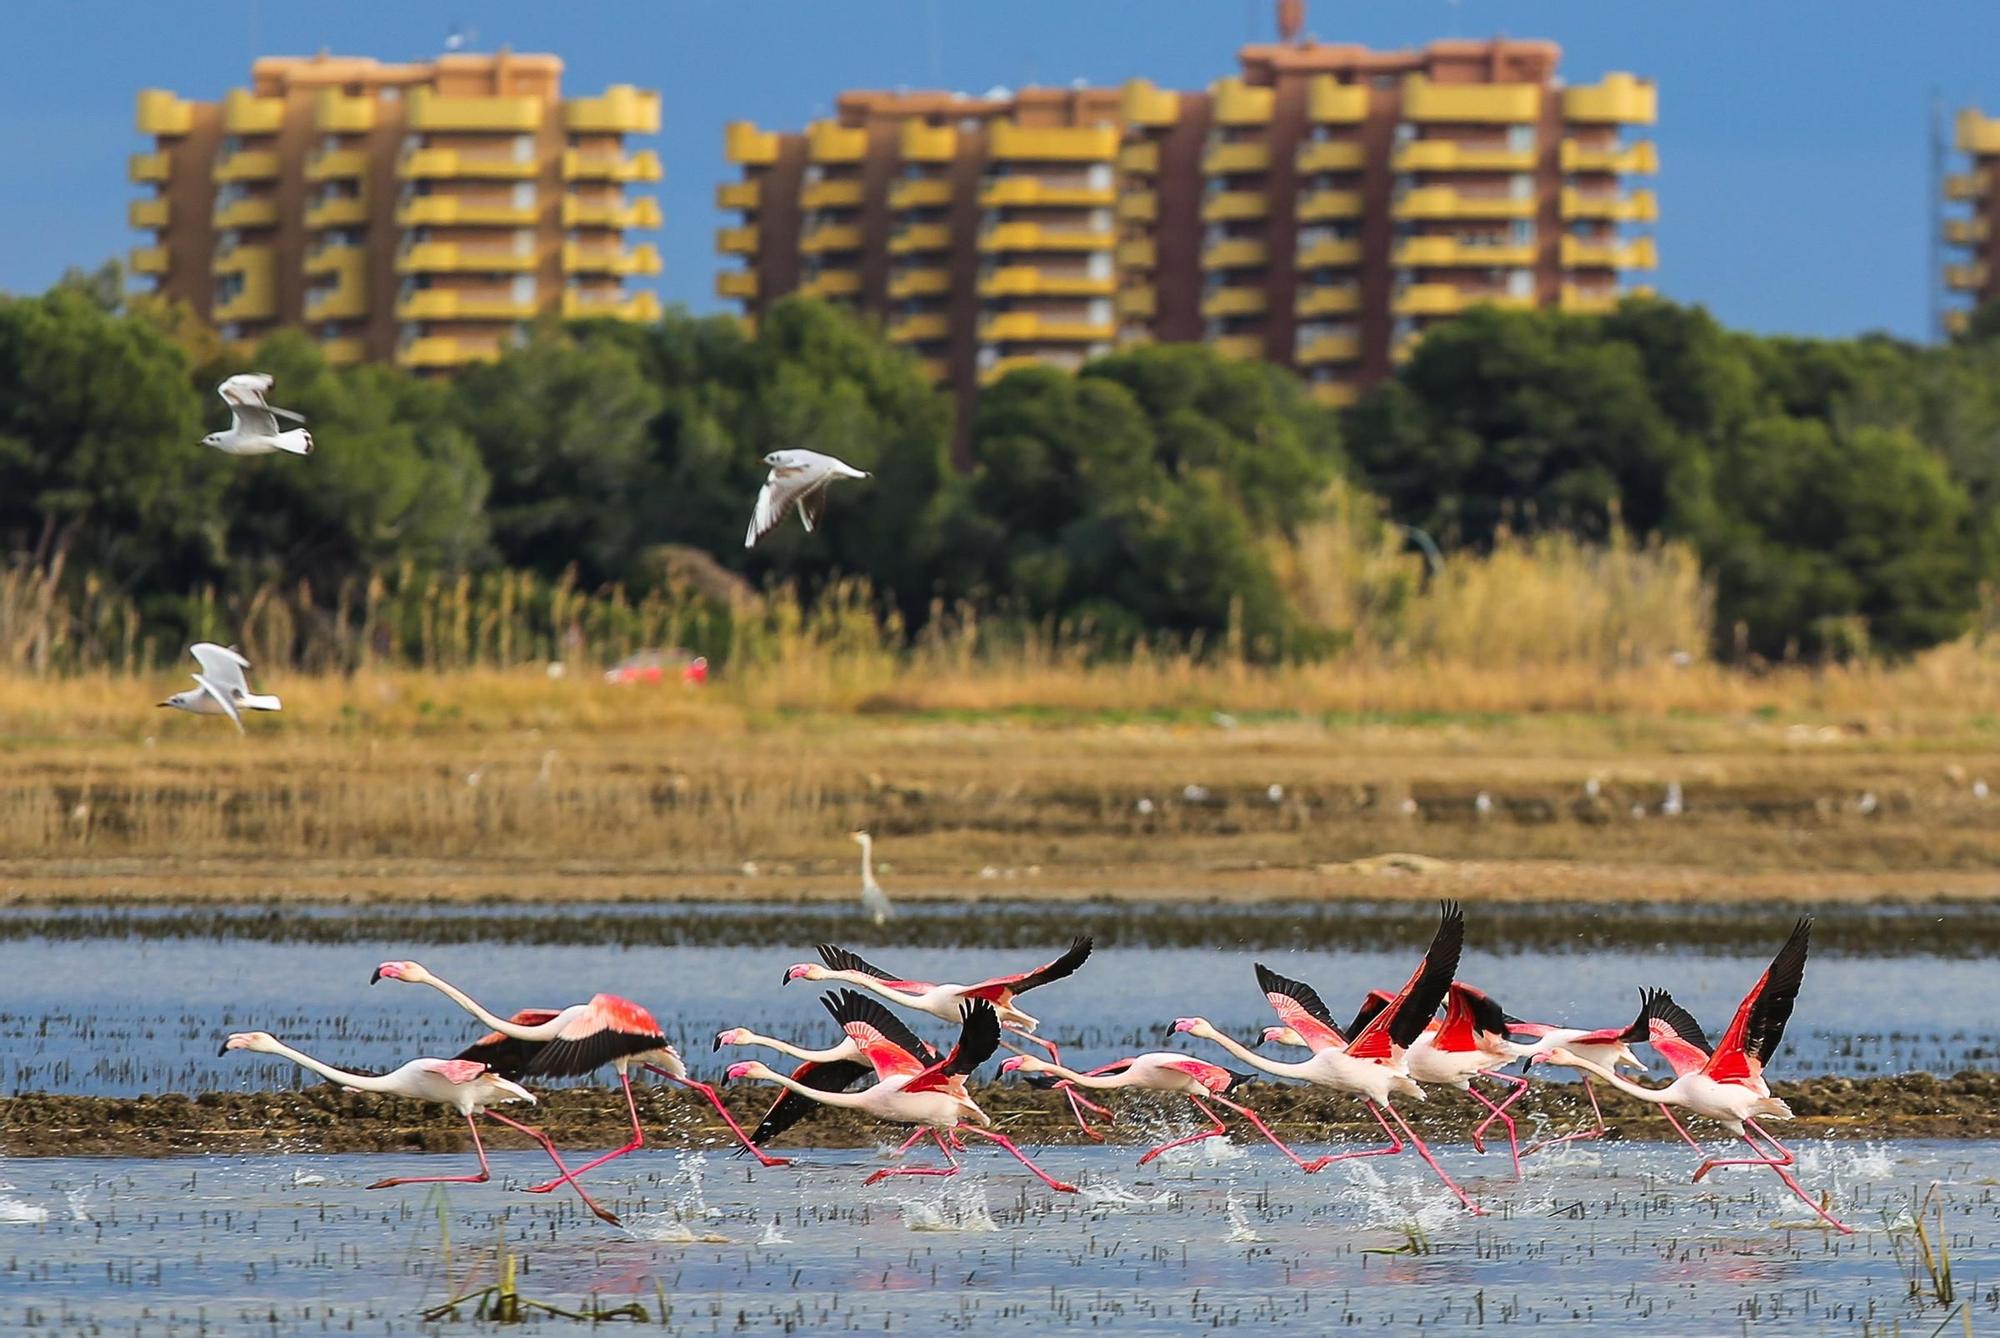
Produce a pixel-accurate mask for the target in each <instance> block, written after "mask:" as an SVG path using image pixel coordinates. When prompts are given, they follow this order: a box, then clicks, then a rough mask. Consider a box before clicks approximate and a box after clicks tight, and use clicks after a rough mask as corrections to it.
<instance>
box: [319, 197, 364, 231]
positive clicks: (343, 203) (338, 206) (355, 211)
mask: <svg viewBox="0 0 2000 1338" xmlns="http://www.w3.org/2000/svg"><path fill="white" fill-rule="evenodd" d="M367 222H368V201H367V200H365V199H363V198H362V197H361V196H359V195H336V196H334V197H333V198H332V199H329V200H321V201H319V202H318V203H316V204H310V205H307V206H306V227H307V228H308V229H311V230H318V229H320V228H352V227H359V226H361V225H363V224H365V223H367Z"/></svg>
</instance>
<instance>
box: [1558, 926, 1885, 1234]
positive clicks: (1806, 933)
mask: <svg viewBox="0 0 2000 1338" xmlns="http://www.w3.org/2000/svg"><path fill="white" fill-rule="evenodd" d="M1811 934H1812V917H1811V916H1809V915H1808V916H1805V917H1803V918H1801V919H1800V920H1799V922H1798V924H1797V925H1796V926H1794V927H1793V929H1792V936H1791V937H1790V938H1788V939H1786V940H1785V946H1784V947H1782V948H1780V949H1778V955H1777V956H1775V957H1773V958H1772V959H1771V964H1770V965H1769V966H1768V967H1766V968H1764V974H1763V975H1762V976H1759V977H1758V978H1757V983H1756V984H1755V985H1753V986H1751V987H1750V993H1748V994H1747V995H1745V996H1744V997H1743V1002H1742V1003H1741V1004H1739V1005H1738V1006H1737V1009H1736V1016H1735V1017H1734V1018H1732V1019H1731V1020H1730V1023H1729V1030H1728V1031H1726V1032H1724V1033H1723V1034H1722V1043H1721V1044H1720V1045H1714V1046H1711V1045H1710V1044H1709V1043H1708V1038H1707V1037H1706V1036H1704V1035H1703V1034H1702V1030H1701V1024H1700V1023H1698V1022H1696V1021H1695V1020H1694V1017H1693V1015H1692V1014H1690V1013H1689V1012H1688V1011H1687V1010H1686V1009H1685V1008H1682V1007H1681V1006H1680V1005H1679V1004H1678V1003H1676V1002H1674V999H1673V996H1672V995H1670V994H1668V993H1667V992H1666V991H1665V990H1651V991H1648V992H1647V993H1646V994H1645V995H1644V996H1643V997H1644V1000H1645V1004H1646V1012H1647V1016H1648V1017H1649V1020H1650V1024H1651V1029H1650V1035H1651V1041H1652V1046H1653V1049H1655V1050H1657V1051H1658V1052H1659V1054H1660V1057H1661V1058H1663V1059H1665V1060H1666V1061H1667V1063H1668V1065H1670V1066H1671V1067H1672V1068H1673V1071H1674V1080H1673V1081H1672V1082H1670V1083H1668V1084H1667V1085H1666V1086H1665V1087H1658V1088H1654V1087H1644V1086H1641V1085H1640V1084H1638V1083H1635V1082H1628V1081H1627V1080H1625V1079H1624V1078H1621V1077H1619V1076H1618V1074H1617V1073H1616V1072H1614V1071H1613V1070H1611V1069H1609V1068H1605V1067H1603V1066H1601V1065H1599V1064H1597V1063H1596V1062H1594V1061H1592V1060H1588V1059H1585V1058H1584V1057H1583V1056H1582V1055H1579V1054H1576V1053H1574V1052H1573V1051H1569V1050H1566V1049H1564V1048H1563V1047H1560V1046H1559V1047H1556V1048H1555V1049H1552V1050H1550V1051H1549V1052H1548V1054H1549V1056H1550V1058H1551V1061H1552V1062H1555V1063H1562V1064H1568V1065H1570V1066H1571V1067H1573V1068H1577V1069H1581V1070H1583V1071H1585V1072H1588V1073H1594V1074H1596V1075H1597V1076H1598V1077H1600V1078H1602V1079H1603V1080H1604V1081H1605V1082H1607V1083H1609V1084H1610V1085H1611V1086H1613V1087H1615V1088H1617V1089H1618V1090H1619V1091H1621V1092H1624V1093H1625V1094H1626V1095H1627V1096H1632V1097H1637V1098H1638V1099H1639V1100H1641V1101H1650V1102H1652V1103H1653V1104H1654V1105H1656V1106H1658V1107H1659V1108H1660V1113H1661V1114H1663V1115H1665V1116H1666V1117H1667V1120H1668V1122H1669V1123H1671V1124H1672V1125H1673V1126H1674V1131H1675V1132H1676V1133H1678V1134H1679V1135H1680V1136H1681V1138H1682V1140H1683V1141H1685V1142H1686V1143H1687V1145H1688V1146H1689V1147H1691V1148H1693V1149H1694V1150H1695V1151H1696V1152H1703V1154H1704V1155H1706V1153H1705V1151H1704V1149H1703V1148H1702V1146H1701V1144H1699V1143H1697V1142H1695V1140H1694V1138H1693V1137H1692V1136H1691V1135H1690V1134H1689V1133H1688V1131H1687V1129H1686V1128H1685V1127H1684V1126H1683V1125H1682V1124H1681V1122H1680V1120H1679V1119H1678V1118H1676V1117H1675V1115H1674V1111H1673V1108H1674V1107H1675V1106H1679V1107H1681V1108H1682V1109H1684V1110H1688V1111H1691V1112H1693V1113H1694V1114H1696V1115H1705V1116H1707V1117H1708V1118H1709V1119H1711V1120H1714V1121H1716V1122H1717V1123H1718V1124H1720V1125H1722V1126H1723V1127H1724V1128H1726V1129H1728V1130H1729V1132H1731V1133H1732V1134H1735V1135H1736V1136H1737V1137H1738V1138H1741V1139H1742V1140H1743V1141H1744V1142H1745V1143H1748V1144H1749V1145H1750V1150H1751V1152H1753V1153H1755V1154H1756V1155H1755V1156H1751V1157H1709V1158H1708V1159H1707V1160H1705V1161H1703V1162H1702V1164H1701V1165H1700V1166H1699V1167H1697V1168H1696V1169H1695V1173H1694V1178H1695V1180H1696V1181H1697V1182H1698V1181H1700V1180H1701V1178H1702V1177H1703V1176H1705V1175H1707V1174H1708V1173H1709V1172H1710V1171H1712V1170H1714V1169H1715V1168H1716V1167H1718V1166H1768V1167H1770V1168H1771V1170H1772V1172H1773V1173H1775V1174H1776V1175H1777V1177H1778V1178H1779V1179H1780V1180H1782V1181H1784V1182H1785V1185H1786V1187H1787V1188H1789V1189H1790V1190H1791V1191H1792V1192H1793V1193H1794V1194H1796V1195H1798V1196H1799V1199H1800V1201H1801V1202H1803V1203H1804V1204H1805V1205H1806V1206H1807V1207H1809V1208H1811V1209H1812V1210H1813V1212H1815V1213H1816V1214H1818V1215H1819V1216H1820V1217H1821V1218H1822V1219H1824V1220H1825V1221H1826V1223H1827V1224H1828V1225H1829V1226H1831V1227H1833V1228H1834V1229H1835V1230H1836V1231H1839V1232H1842V1233H1843V1234H1846V1235H1852V1234H1853V1233H1854V1228H1852V1227H1850V1226H1848V1225H1847V1224H1846V1223H1845V1222H1842V1221H1841V1220H1840V1219H1839V1218H1837V1217H1835V1216H1834V1215H1833V1214H1832V1213H1830V1212H1828V1211H1827V1210H1826V1208H1825V1207H1824V1206H1823V1205H1821V1204H1819V1203H1816V1202H1814V1201H1813V1199H1812V1198H1811V1197H1810V1196H1809V1195H1807V1193H1806V1192H1805V1190H1804V1189H1803V1188H1801V1187H1800V1185H1799V1182H1798V1181H1797V1180H1795V1179H1793V1178H1792V1174H1791V1172H1790V1171H1788V1170H1787V1169H1786V1168H1787V1167H1789V1166H1791V1165H1792V1164H1793V1157H1792V1151H1791V1149H1790V1148H1788V1147H1786V1146H1785V1145H1784V1144H1783V1143H1780V1142H1779V1141H1778V1140H1777V1139H1776V1138H1774V1137H1772V1136H1771V1133H1770V1131H1769V1130H1767V1129H1766V1128H1764V1126H1763V1125H1762V1124H1760V1123H1758V1119H1759V1117H1762V1118H1764V1119H1779V1120H1789V1119H1791V1118H1792V1108H1791V1107H1790V1106H1788V1105H1786V1104H1785V1103H1784V1102H1783V1101H1780V1100H1779V1099H1778V1098H1777V1097H1774V1096H1772V1095H1771V1087H1770V1084H1768V1083H1767V1082H1765V1081H1764V1065H1765V1063H1766V1062H1767V1061H1769V1059H1770V1058H1771V1056H1772V1055H1773V1054H1775V1053H1777V1049H1778V1045H1779V1043H1780V1042H1781V1041H1782V1040H1784V1036H1785V1024H1786V1023H1787V1022H1788V1021H1790V1020H1791V1016H1792V1005H1793V1004H1795V1003H1796V1002H1797V1001H1798V997H1799V986H1800V985H1801V984H1802V983H1804V981H1805V973H1806V948H1807V940H1808V939H1809V938H1810V937H1811ZM1753 1132H1754V1133H1755V1134H1756V1135H1757V1137H1758V1138H1762V1139H1763V1140H1764V1141H1765V1143H1767V1144H1769V1148H1768V1150H1767V1149H1766V1148H1763V1147H1760V1146H1758V1143H1757V1139H1755V1138H1752V1137H1751V1136H1750V1135H1751V1134H1752V1133H1753Z"/></svg>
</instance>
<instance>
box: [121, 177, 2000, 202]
mask: <svg viewBox="0 0 2000 1338" xmlns="http://www.w3.org/2000/svg"><path fill="white" fill-rule="evenodd" d="M133 180H135V181H136V180H139V178H138V177H136V176H135V177H134V178H133ZM1991 184H1992V178H1990V177H1988V176H1987V175H1986V173H1984V172H1953V173H1952V174H1951V175H1950V176H1948V177H1946V178H1945V179H1944V198H1945V199H1947V200H1983V199H1985V198H1986V195H1987V192H1988V190H1989V188H1990V186H1991Z"/></svg>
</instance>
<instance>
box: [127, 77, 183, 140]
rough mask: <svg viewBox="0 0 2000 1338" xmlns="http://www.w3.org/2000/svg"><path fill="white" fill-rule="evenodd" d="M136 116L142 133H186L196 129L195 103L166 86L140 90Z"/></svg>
mask: <svg viewBox="0 0 2000 1338" xmlns="http://www.w3.org/2000/svg"><path fill="white" fill-rule="evenodd" d="M136 110H137V115H136V117H135V119H136V121H137V123H138V126H139V133H140V134H142V135H185V134H186V133H187V132H188V131H190V130H192V129H194V104H193V103H192V102H183V101H182V100H181V99H179V98H177V97H175V96H174V95H173V94H172V93H169V92H168V91H167V90H166V89H164V88H144V89H141V90H139V97H138V100H137V105H136Z"/></svg>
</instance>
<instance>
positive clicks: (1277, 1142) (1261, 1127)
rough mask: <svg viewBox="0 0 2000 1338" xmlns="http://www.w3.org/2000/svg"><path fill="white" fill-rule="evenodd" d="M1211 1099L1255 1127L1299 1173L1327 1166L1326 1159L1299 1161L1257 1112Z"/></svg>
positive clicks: (1221, 1100)
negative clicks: (1289, 1159)
mask: <svg viewBox="0 0 2000 1338" xmlns="http://www.w3.org/2000/svg"><path fill="white" fill-rule="evenodd" d="M1188 1099H1189V1100H1190V1101H1193V1100H1194V1098H1193V1097H1189V1098H1188ZM1212 1099H1213V1100H1214V1101H1215V1102H1216V1103H1217V1104H1218V1105H1224V1106H1227V1107H1229V1108H1230V1109H1231V1110H1233V1111H1235V1112H1236V1113H1237V1114H1238V1115H1241V1116H1242V1117H1243V1118H1244V1119H1246V1120H1248V1121H1250V1123H1252V1124H1254V1125H1256V1126H1257V1132H1258V1133H1261V1134H1262V1135H1264V1137H1266V1138H1268V1139H1270V1140H1271V1146H1272V1147H1274V1148H1276V1149H1278V1151H1280V1152H1282V1153H1284V1154H1285V1155H1286V1156H1287V1157H1290V1158H1291V1159H1292V1164H1293V1165H1294V1166H1297V1167H1298V1168H1299V1169H1300V1170H1301V1171H1304V1172H1305V1173H1306V1174H1307V1175H1311V1174H1312V1173H1313V1172H1314V1171H1317V1170H1319V1169H1320V1168H1321V1167H1322V1166H1325V1165H1326V1164H1327V1161H1328V1160H1329V1159H1328V1158H1326V1157H1314V1158H1313V1159H1312V1160H1311V1161H1301V1160H1300V1159H1299V1154H1298V1153H1296V1152H1294V1151H1292V1150H1291V1149H1290V1148H1288V1147H1286V1146H1285V1141H1284V1140H1283V1139H1282V1138H1279V1137H1278V1136H1277V1135H1276V1134H1274V1133H1272V1132H1271V1126H1270V1125H1268V1124H1266V1123H1264V1121H1263V1120H1262V1119H1261V1118H1260V1117H1259V1116H1258V1114H1257V1112H1256V1111H1254V1110H1252V1109H1250V1107H1248V1106H1239V1105H1237V1104H1236V1103H1235V1102H1234V1101H1231V1100H1230V1099H1229V1098H1228V1097H1226V1096H1217V1097H1214V1098H1212ZM1195 1104H1196V1105H1197V1106H1199V1105H1201V1102H1199V1101H1195Z"/></svg>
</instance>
